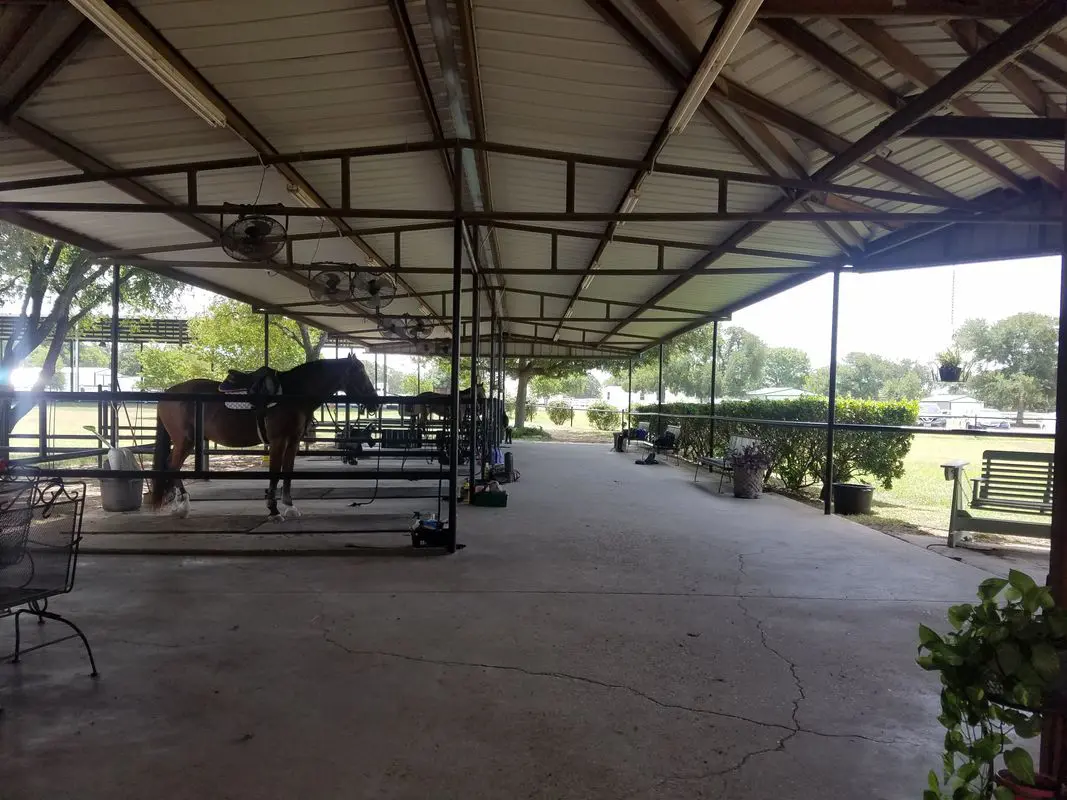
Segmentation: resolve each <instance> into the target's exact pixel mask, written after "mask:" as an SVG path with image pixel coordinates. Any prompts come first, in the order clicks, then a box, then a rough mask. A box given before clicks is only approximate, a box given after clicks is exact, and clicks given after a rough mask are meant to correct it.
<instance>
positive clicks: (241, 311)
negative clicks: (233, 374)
mask: <svg viewBox="0 0 1067 800" xmlns="http://www.w3.org/2000/svg"><path fill="white" fill-rule="evenodd" d="M275 322H277V325H275V324H274V323H275ZM296 325H297V323H295V322H293V321H292V320H289V319H282V318H275V319H272V324H271V326H270V332H271V337H270V365H271V366H272V367H274V368H275V369H280V370H286V369H292V368H293V367H295V366H296V365H297V364H302V363H304V361H305V360H306V358H307V353H306V351H305V350H304V347H303V344H302V343H301V341H300V336H299V334H295V335H289V334H290V333H291V332H292V331H291V330H290V331H288V332H286V331H285V328H287V327H289V326H292V327H293V328H295V326H296ZM189 338H190V345H189V347H190V348H191V349H194V350H198V351H199V353H200V357H201V360H202V361H203V362H206V363H207V364H208V367H209V370H210V377H212V378H219V379H221V378H223V377H225V375H226V371H227V370H229V369H240V370H254V369H256V368H258V367H261V366H263V317H262V315H260V314H257V313H256V312H254V311H253V310H252V308H251V306H248V305H246V304H245V303H239V302H237V301H236V300H216V301H215V302H214V303H212V304H211V305H210V306H208V308H207V310H206V311H205V312H204V313H203V314H201V315H198V316H196V317H193V318H192V319H190V320H189ZM190 377H193V376H190ZM196 377H208V376H207V375H200V376H196Z"/></svg>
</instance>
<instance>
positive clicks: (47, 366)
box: [0, 223, 181, 426]
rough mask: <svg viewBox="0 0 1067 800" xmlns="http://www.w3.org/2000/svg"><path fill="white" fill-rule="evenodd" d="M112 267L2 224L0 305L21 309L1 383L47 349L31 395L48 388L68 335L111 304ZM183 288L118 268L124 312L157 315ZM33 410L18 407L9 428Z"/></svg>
mask: <svg viewBox="0 0 1067 800" xmlns="http://www.w3.org/2000/svg"><path fill="white" fill-rule="evenodd" d="M112 273H113V267H112V266H111V265H110V264H107V263H103V264H102V263H100V262H99V261H98V260H96V259H95V258H94V256H93V254H92V253H89V252H87V251H84V250H80V249H78V248H76V247H72V246H70V245H68V244H65V243H64V242H59V241H56V240H54V239H49V238H48V237H45V236H40V235H38V234H35V233H31V232H29V231H26V230H23V229H21V228H17V227H15V226H13V225H8V224H6V223H0V302H4V303H7V304H9V305H12V306H17V307H18V308H19V314H18V317H19V318H18V319H17V320H16V323H15V326H14V331H13V334H12V336H11V338H10V339H8V341H7V342H5V343H4V346H3V349H2V351H0V372H2V374H3V375H4V376H5V378H4V381H5V382H6V381H7V380H8V379H7V377H6V376H9V375H10V374H11V372H12V370H14V369H15V368H17V367H18V366H19V365H21V364H22V363H23V362H24V361H25V360H26V359H27V358H28V357H29V355H30V354H31V353H33V351H34V350H36V349H37V348H39V347H41V346H42V345H45V344H46V343H47V347H46V350H45V353H44V357H43V358H42V359H41V373H40V376H39V377H38V379H37V382H36V384H35V385H34V389H36V390H40V389H43V388H44V387H45V386H47V385H48V384H49V383H50V382H51V381H52V379H53V377H54V375H55V372H56V365H57V363H58V361H59V357H60V355H61V353H62V351H63V349H64V347H63V344H64V342H65V341H66V338H67V334H68V333H69V332H70V331H71V330H72V329H73V328H74V327H75V326H76V325H78V324H80V323H81V322H82V321H83V320H86V318H87V317H88V316H89V315H90V314H92V313H93V312H94V311H95V310H97V309H99V308H100V307H101V306H103V305H105V304H106V303H107V302H109V301H110V297H111V288H112V287H111V284H112V280H111V278H112ZM180 290H181V287H180V285H179V284H177V283H175V282H174V281H171V280H169V279H166V278H162V277H160V276H158V275H155V274H154V273H151V272H146V271H144V270H140V269H135V268H133V267H126V266H123V267H120V269H119V292H120V302H121V304H122V307H123V308H124V310H125V311H126V312H127V313H128V312H130V311H139V310H143V311H153V312H159V311H162V310H164V309H166V308H167V307H168V306H169V305H170V304H171V303H172V302H173V301H174V300H175V299H176V297H177V296H178V295H179V293H180ZM31 407H32V404H31V403H30V402H28V401H21V402H20V403H18V404H16V406H15V409H14V412H15V413H14V414H12V415H11V418H10V420H9V426H14V424H15V422H17V421H18V419H19V418H21V417H22V415H23V414H25V413H26V412H27V411H28V410H29V409H30V408H31Z"/></svg>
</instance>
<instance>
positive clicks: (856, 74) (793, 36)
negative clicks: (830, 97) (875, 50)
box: [760, 19, 1025, 189]
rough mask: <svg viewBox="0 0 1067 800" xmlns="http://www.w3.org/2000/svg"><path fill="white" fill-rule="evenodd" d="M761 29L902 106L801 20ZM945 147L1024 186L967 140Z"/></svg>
mask: <svg viewBox="0 0 1067 800" xmlns="http://www.w3.org/2000/svg"><path fill="white" fill-rule="evenodd" d="M760 29H761V30H763V31H764V32H766V33H769V34H770V35H771V36H773V37H774V38H776V39H778V40H779V41H780V42H782V43H783V44H784V45H786V46H787V47H789V48H791V49H793V50H795V51H796V52H798V53H800V54H802V55H804V56H805V57H807V58H809V59H811V60H812V61H814V62H815V63H816V64H818V65H819V66H820V67H822V68H823V69H825V70H826V71H828V72H830V73H831V74H832V75H835V76H836V77H837V78H838V79H839V80H841V81H843V82H844V83H845V84H847V85H848V86H850V87H852V88H853V89H855V90H856V91H858V92H859V93H860V94H862V95H864V96H865V97H867V98H868V99H869V100H871V101H872V102H875V103H878V104H879V105H880V106H882V107H884V108H887V109H889V110H890V111H898V110H899V109H901V108H903V107H904V103H905V101H904V98H903V97H901V96H900V95H898V94H897V93H896V92H894V91H893V90H892V89H890V88H889V87H888V86H886V85H885V84H883V83H882V82H881V81H879V80H877V79H875V78H874V77H872V76H871V75H869V74H868V73H867V72H866V70H864V69H862V68H861V67H860V66H859V65H857V64H856V63H854V62H853V61H852V60H850V59H849V58H848V57H847V56H845V55H843V54H842V53H841V52H840V51H839V50H837V49H836V48H834V47H831V46H830V45H829V44H827V43H826V42H825V40H823V39H821V38H819V37H818V36H816V35H815V34H813V33H811V32H810V31H809V30H808V29H807V28H805V27H804V26H803V25H801V24H800V23H798V22H795V21H793V20H785V19H774V20H765V21H764V22H762V23H761V25H760ZM948 146H949V147H950V148H952V149H953V150H955V151H956V152H957V153H959V155H960V156H962V157H963V158H965V159H967V160H968V161H970V162H971V163H972V164H974V165H975V166H977V167H979V168H980V169H982V170H984V171H985V172H987V173H989V174H990V175H992V176H993V177H994V178H996V179H997V180H998V181H1000V183H1002V184H1003V185H1004V186H1008V187H1011V188H1015V189H1022V188H1023V187H1024V185H1025V179H1024V178H1022V177H1020V176H1019V175H1017V174H1015V172H1013V171H1012V170H1011V169H1009V168H1008V167H1007V166H1006V165H1005V164H1003V163H1001V162H1000V161H999V160H997V159H996V158H995V157H994V156H991V155H990V154H988V153H986V152H985V151H984V150H982V149H980V148H979V147H978V146H976V145H973V144H970V143H968V142H953V143H951V144H949V145H948Z"/></svg>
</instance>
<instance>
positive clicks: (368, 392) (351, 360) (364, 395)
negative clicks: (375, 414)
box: [341, 355, 378, 411]
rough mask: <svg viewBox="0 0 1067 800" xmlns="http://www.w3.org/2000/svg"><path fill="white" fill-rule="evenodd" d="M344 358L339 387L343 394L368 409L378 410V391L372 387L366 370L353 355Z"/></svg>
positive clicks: (372, 384) (372, 383)
mask: <svg viewBox="0 0 1067 800" xmlns="http://www.w3.org/2000/svg"><path fill="white" fill-rule="evenodd" d="M345 360H346V362H347V363H346V365H345V374H344V382H343V383H342V384H341V388H342V389H343V390H344V392H345V395H346V396H347V397H349V398H351V399H352V400H353V401H354V402H356V403H358V404H359V405H361V406H363V407H364V408H366V409H367V410H368V411H377V410H378V391H377V390H376V389H375V388H374V382H373V381H372V380H371V379H370V376H368V375H367V370H366V368H365V367H364V366H363V362H362V361H360V360H359V359H358V358H356V357H355V355H349V356H348V358H347V359H345Z"/></svg>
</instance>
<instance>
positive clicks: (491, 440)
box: [485, 296, 500, 465]
mask: <svg viewBox="0 0 1067 800" xmlns="http://www.w3.org/2000/svg"><path fill="white" fill-rule="evenodd" d="M492 300H493V298H492V296H490V298H489V392H488V395H487V400H486V409H485V436H486V445H487V449H488V453H489V463H490V465H492V463H493V458H492V456H493V450H494V448H496V445H497V441H496V429H497V427H498V426H499V424H500V413H499V412H498V411H497V407H496V368H497V364H496V352H497V351H496V309H495V308H494V307H493V302H492Z"/></svg>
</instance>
